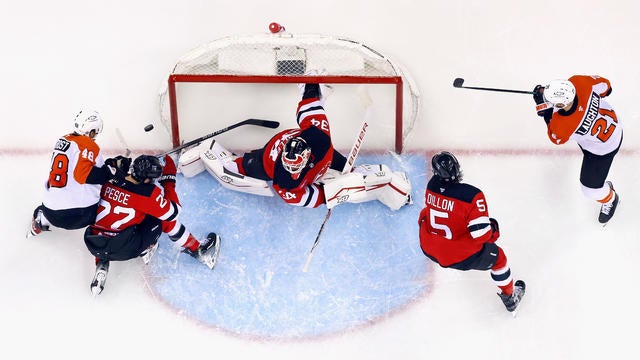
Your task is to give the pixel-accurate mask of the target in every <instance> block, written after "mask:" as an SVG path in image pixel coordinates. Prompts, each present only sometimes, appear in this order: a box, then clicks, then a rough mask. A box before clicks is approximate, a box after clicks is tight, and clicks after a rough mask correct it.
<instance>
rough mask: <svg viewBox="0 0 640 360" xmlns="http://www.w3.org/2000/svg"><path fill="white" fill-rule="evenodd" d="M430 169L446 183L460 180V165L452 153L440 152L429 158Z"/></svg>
mask: <svg viewBox="0 0 640 360" xmlns="http://www.w3.org/2000/svg"><path fill="white" fill-rule="evenodd" d="M431 168H432V169H433V174H434V175H435V176H438V177H440V178H441V179H442V180H444V181H446V182H456V183H457V182H460V181H461V180H462V170H460V163H459V162H458V159H456V157H455V156H453V154H452V153H450V152H448V151H442V152H439V153H437V154H435V155H434V156H433V157H432V158H431Z"/></svg>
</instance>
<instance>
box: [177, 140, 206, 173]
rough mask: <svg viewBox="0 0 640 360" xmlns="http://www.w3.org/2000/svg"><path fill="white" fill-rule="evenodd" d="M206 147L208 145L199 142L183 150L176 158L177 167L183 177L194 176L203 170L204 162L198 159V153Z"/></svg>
mask: <svg viewBox="0 0 640 360" xmlns="http://www.w3.org/2000/svg"><path fill="white" fill-rule="evenodd" d="M207 148H208V145H205V144H200V145H197V146H194V147H192V148H191V149H189V150H186V151H184V152H183V153H182V154H181V155H180V158H179V159H178V168H179V169H180V172H181V173H182V175H183V176H184V177H194V176H196V175H198V174H200V173H201V172H203V171H204V164H203V163H202V161H201V160H200V154H201V153H202V152H203V151H204V150H206V149H207Z"/></svg>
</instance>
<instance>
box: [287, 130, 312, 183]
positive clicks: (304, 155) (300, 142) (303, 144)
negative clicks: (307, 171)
mask: <svg viewBox="0 0 640 360" xmlns="http://www.w3.org/2000/svg"><path fill="white" fill-rule="evenodd" d="M310 156H311V148H310V147H309V144H307V141H306V140H305V139H303V138H301V137H293V138H291V139H289V140H288V141H287V143H286V144H285V145H284V150H282V166H284V168H285V170H287V171H288V172H290V173H291V175H292V177H293V178H294V179H297V178H298V176H300V173H301V172H302V170H303V169H304V167H305V166H307V162H308V161H309V157H310Z"/></svg>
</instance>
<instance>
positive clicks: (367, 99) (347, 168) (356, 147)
mask: <svg viewBox="0 0 640 360" xmlns="http://www.w3.org/2000/svg"><path fill="white" fill-rule="evenodd" d="M359 93H360V95H361V96H362V101H363V102H364V104H365V106H366V109H365V114H364V118H363V120H362V125H361V127H360V132H359V133H358V135H357V136H356V139H355V141H354V142H353V146H352V147H351V151H349V157H347V163H346V164H344V168H342V172H341V174H342V175H344V174H348V173H350V172H351V169H353V164H354V163H355V161H356V158H357V157H358V154H359V153H360V147H361V146H362V141H363V140H364V136H365V134H366V133H367V128H368V127H369V118H370V117H371V103H372V101H371V96H370V95H369V93H368V92H367V90H366V89H364V88H360V89H359ZM331 210H333V208H331V209H329V210H327V215H326V216H325V217H324V220H323V221H322V225H320V230H318V235H316V239H315V240H314V241H313V245H312V246H311V250H309V255H307V261H306V262H305V263H304V267H303V268H302V272H307V270H309V264H310V263H311V258H312V257H313V253H314V251H315V250H316V247H317V246H318V242H320V235H322V231H324V226H325V225H326V224H327V221H329V218H330V217H331Z"/></svg>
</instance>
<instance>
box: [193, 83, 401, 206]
mask: <svg viewBox="0 0 640 360" xmlns="http://www.w3.org/2000/svg"><path fill="white" fill-rule="evenodd" d="M301 89H302V90H303V93H302V100H301V101H300V102H299V103H298V108H297V112H296V114H297V115H296V116H297V118H296V120H297V123H298V125H299V128H293V129H287V130H284V131H281V132H279V133H278V134H276V135H275V136H273V137H272V138H271V139H270V140H269V141H268V142H267V143H266V145H265V146H264V147H262V148H260V149H256V150H253V151H250V152H248V153H245V154H244V155H242V156H240V157H238V156H235V155H233V154H232V153H231V152H229V151H228V150H226V149H225V148H224V147H222V145H220V144H219V143H218V142H216V141H215V140H214V142H213V143H212V144H211V146H207V147H206V149H205V151H204V152H203V153H197V151H199V149H197V148H196V149H193V150H192V151H196V156H199V159H198V160H197V161H200V160H201V161H202V162H204V168H206V169H207V171H209V173H211V174H212V175H213V176H214V177H215V178H216V179H217V180H218V181H220V183H221V184H222V185H223V186H225V187H227V188H230V189H233V190H236V191H242V192H248V193H253V194H257V195H263V196H273V193H272V192H271V190H270V188H269V185H268V184H267V182H271V187H272V188H273V190H274V191H275V192H276V193H277V194H278V195H279V196H280V197H281V198H282V199H283V200H284V201H285V202H286V203H287V204H290V205H295V206H301V207H308V208H315V207H318V206H320V205H322V204H326V205H327V207H328V208H331V207H333V206H335V205H336V204H337V203H338V201H339V200H336V199H348V200H346V202H364V201H370V200H379V201H380V202H382V203H383V204H385V205H387V206H388V207H389V208H391V209H392V210H397V209H399V208H400V207H402V206H403V205H406V204H410V203H411V184H410V182H409V180H408V178H407V176H406V174H404V173H402V172H393V171H391V170H390V169H389V168H388V167H387V166H386V165H382V164H377V165H361V166H357V167H355V168H354V171H353V174H349V175H346V176H341V175H340V172H341V171H342V170H343V168H344V166H345V164H346V161H347V160H346V158H345V157H344V156H343V155H342V154H340V152H338V151H337V150H336V149H334V147H333V144H332V141H331V129H330V126H329V121H328V119H327V115H326V113H325V110H324V106H323V100H324V99H323V98H322V93H321V90H320V85H319V84H317V83H310V84H304V85H301ZM185 154H186V153H185ZM185 154H183V156H182V157H181V159H180V164H181V168H183V170H184V164H185V163H189V164H194V162H193V160H192V159H191V157H190V156H187V155H185ZM185 158H189V159H188V160H185ZM328 172H332V174H331V176H325V175H327V173H328ZM184 173H185V171H183V174H184ZM328 183H331V185H327V184H328ZM347 193H348V196H347ZM338 195H340V196H338Z"/></svg>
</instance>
